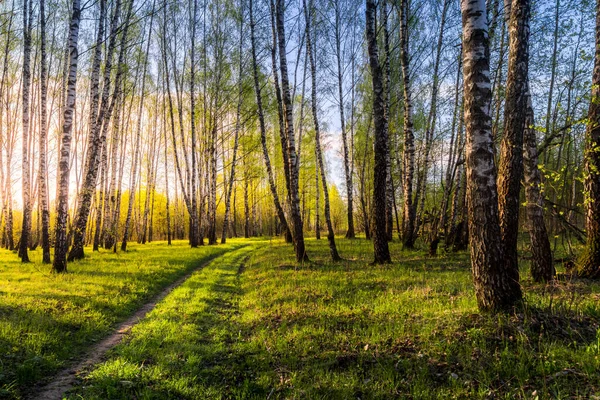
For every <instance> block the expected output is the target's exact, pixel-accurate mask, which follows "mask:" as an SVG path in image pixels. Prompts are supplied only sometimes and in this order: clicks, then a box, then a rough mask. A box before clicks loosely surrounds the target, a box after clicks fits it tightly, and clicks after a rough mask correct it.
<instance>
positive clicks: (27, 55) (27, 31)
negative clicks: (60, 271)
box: [19, 0, 33, 262]
mask: <svg viewBox="0 0 600 400" xmlns="http://www.w3.org/2000/svg"><path fill="white" fill-rule="evenodd" d="M31 8H32V6H31V3H30V1H29V0H23V84H22V85H23V87H22V92H23V104H22V110H23V133H22V145H23V153H22V154H23V155H22V157H23V158H22V160H21V166H22V168H21V174H22V178H21V179H22V186H23V225H22V228H21V239H20V241H19V257H21V261H23V262H29V255H28V253H27V246H28V245H29V235H30V230H31V182H30V168H31V167H30V165H29V129H30V115H29V112H30V104H29V102H30V98H29V92H30V85H31V65H30V63H31V23H32V22H33V10H32V9H31Z"/></svg>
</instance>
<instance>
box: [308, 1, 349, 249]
mask: <svg viewBox="0 0 600 400" xmlns="http://www.w3.org/2000/svg"><path fill="white" fill-rule="evenodd" d="M302 4H303V6H304V17H305V19H306V54H307V55H308V59H309V61H310V76H311V83H312V85H311V103H312V114H313V122H314V124H315V151H316V153H317V154H316V155H317V160H316V161H317V163H318V164H319V171H320V172H321V183H322V186H323V201H324V202H325V223H326V224H327V240H328V242H329V254H330V255H331V259H332V260H333V261H339V260H341V257H340V255H339V254H338V251H337V247H336V245H335V232H334V231H333V225H332V224H331V211H330V204H329V189H328V188H327V175H326V173H325V163H324V162H323V152H322V150H321V131H320V126H319V116H318V111H317V66H316V63H315V57H314V54H313V49H312V46H313V42H312V38H311V33H310V29H311V24H310V21H311V18H310V14H309V10H308V7H307V6H306V0H303V1H302ZM311 10H312V8H311ZM317 190H318V187H317Z"/></svg>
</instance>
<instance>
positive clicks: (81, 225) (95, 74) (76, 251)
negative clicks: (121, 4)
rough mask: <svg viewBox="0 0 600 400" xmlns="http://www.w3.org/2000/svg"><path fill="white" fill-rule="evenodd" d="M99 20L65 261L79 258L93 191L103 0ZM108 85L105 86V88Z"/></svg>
mask: <svg viewBox="0 0 600 400" xmlns="http://www.w3.org/2000/svg"><path fill="white" fill-rule="evenodd" d="M99 6H100V18H99V20H98V32H97V36H96V44H95V45H94V55H93V61H92V74H91V77H90V81H91V82H90V98H91V102H90V115H89V127H90V135H89V139H88V151H87V160H86V171H85V178H84V182H83V186H82V187H81V189H80V191H79V196H78V201H77V205H78V210H77V217H76V219H75V224H74V225H73V247H72V248H71V251H70V252H69V256H68V260H69V261H73V260H75V259H81V258H83V255H84V254H83V246H84V243H85V228H86V226H87V220H88V216H89V213H90V206H91V203H92V196H93V195H94V194H95V189H96V174H95V171H97V170H98V166H97V161H96V159H97V158H98V154H99V150H100V149H99V146H100V127H101V123H102V121H98V120H97V115H98V107H99V105H100V66H101V61H102V43H103V42H104V26H105V23H104V19H105V15H106V0H100V2H99ZM106 84H108V82H105V85H106Z"/></svg>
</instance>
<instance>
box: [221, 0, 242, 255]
mask: <svg viewBox="0 0 600 400" xmlns="http://www.w3.org/2000/svg"><path fill="white" fill-rule="evenodd" d="M239 35H240V42H239V60H238V77H237V80H238V82H237V84H238V102H237V107H236V112H235V128H234V133H233V136H234V137H233V157H232V160H231V171H230V173H229V181H228V183H229V186H228V187H227V189H226V190H225V217H224V219H223V232H222V234H221V243H222V244H224V243H225V242H226V241H227V231H228V229H229V215H230V214H231V192H233V182H234V180H235V166H236V163H237V151H238V146H239V143H240V130H241V114H242V103H243V101H244V85H243V80H242V78H243V72H244V0H240V30H239Z"/></svg>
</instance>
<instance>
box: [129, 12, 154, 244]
mask: <svg viewBox="0 0 600 400" xmlns="http://www.w3.org/2000/svg"><path fill="white" fill-rule="evenodd" d="M155 5H156V0H154V1H153V2H152V12H151V14H150V24H149V27H148V38H147V41H146V51H145V53H144V54H145V56H144V57H145V58H144V60H143V66H142V87H141V91H140V94H141V96H140V107H139V109H138V117H137V125H136V129H135V132H136V134H135V147H134V150H133V153H134V154H133V164H132V172H131V176H130V186H129V199H128V203H127V216H126V218H125V227H124V229H123V240H122V241H121V251H126V250H127V242H128V240H129V235H130V233H129V231H130V224H131V213H132V209H133V200H134V198H135V195H134V193H135V188H136V184H137V173H138V160H139V157H140V141H141V136H142V134H141V130H142V118H143V113H144V97H145V95H146V93H145V90H146V75H147V73H148V59H149V57H150V43H151V42H152V40H151V39H152V23H153V22H154V10H155ZM126 33H127V31H125V32H124V34H126ZM140 169H141V168H140Z"/></svg>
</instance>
